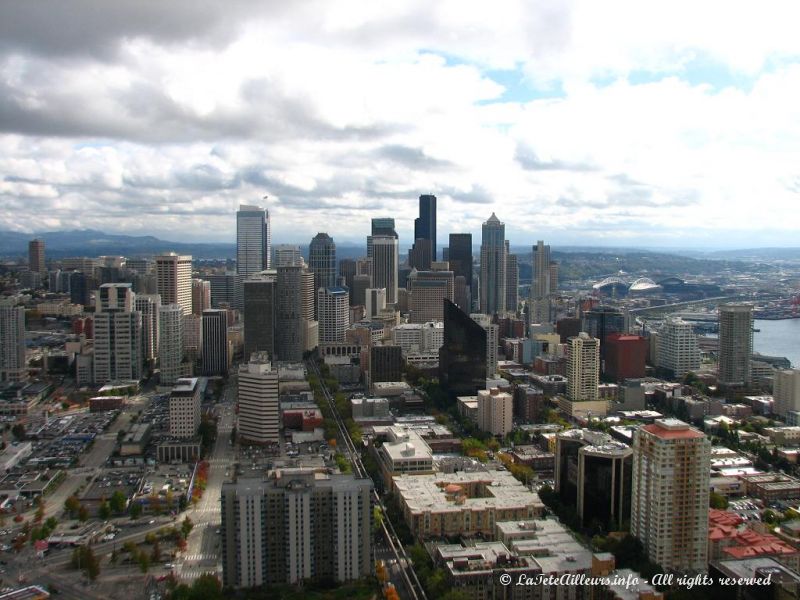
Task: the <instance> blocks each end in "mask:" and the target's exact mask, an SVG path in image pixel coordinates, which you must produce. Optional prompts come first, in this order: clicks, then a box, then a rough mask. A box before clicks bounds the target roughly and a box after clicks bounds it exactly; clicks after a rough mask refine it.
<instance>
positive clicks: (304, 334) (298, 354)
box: [275, 262, 319, 361]
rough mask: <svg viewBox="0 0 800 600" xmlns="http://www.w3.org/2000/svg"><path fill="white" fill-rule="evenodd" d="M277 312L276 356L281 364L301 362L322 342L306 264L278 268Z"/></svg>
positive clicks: (312, 287)
mask: <svg viewBox="0 0 800 600" xmlns="http://www.w3.org/2000/svg"><path fill="white" fill-rule="evenodd" d="M277 292H278V294H277V304H276V310H275V354H276V355H277V357H278V359H279V360H284V361H299V360H302V359H303V353H304V352H306V351H310V350H313V349H314V348H315V347H316V346H317V343H318V340H319V328H318V323H317V321H315V320H314V304H315V300H316V294H315V293H314V274H313V273H311V272H310V271H309V270H308V269H307V268H306V266H305V263H304V262H299V263H297V264H294V265H291V266H286V267H279V268H278V278H277Z"/></svg>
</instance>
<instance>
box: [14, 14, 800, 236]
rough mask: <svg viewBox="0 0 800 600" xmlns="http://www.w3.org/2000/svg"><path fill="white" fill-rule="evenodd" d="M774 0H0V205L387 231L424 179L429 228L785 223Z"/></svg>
mask: <svg viewBox="0 0 800 600" xmlns="http://www.w3.org/2000/svg"><path fill="white" fill-rule="evenodd" d="M799 10H800V9H798V7H797V5H796V4H795V3H793V2H776V3H770V4H769V5H767V6H764V5H759V6H755V5H752V4H751V3H737V2H733V3H731V2H726V3H724V4H717V3H714V2H711V3H708V4H704V5H703V6H698V5H697V4H696V3H689V2H677V3H672V4H670V5H669V6H665V7H660V8H659V7H655V6H652V5H647V6H645V5H643V4H642V3H639V2H633V1H618V2H611V3H603V4H598V3H596V2H591V1H588V0H573V1H569V2H559V3H552V4H551V5H549V6H537V7H534V6H531V5H530V3H529V2H525V1H524V0H503V1H500V2H498V3H494V4H492V5H491V6H489V5H488V4H486V3H485V2H480V1H477V0H469V1H464V0H447V1H445V2H439V3H436V4H435V5H434V6H431V5H430V4H429V3H424V2H422V1H421V0H419V1H418V0H414V1H411V2H403V3H398V4H397V5H393V6H391V7H387V6H383V5H381V6H379V5H377V4H375V3H368V2H361V1H356V0H337V1H335V2H329V1H315V2H303V3H287V2H263V3H256V4H254V3H251V2H245V1H234V2H226V3H224V4H220V3H217V2H211V1H206V0H192V1H191V2H190V1H188V0H185V1H184V0H180V1H175V2H169V3H162V2H154V1H144V2H142V1H136V2H134V1H120V2H113V3H105V2H95V1H91V0H76V1H74V2H70V3H58V2H52V3H49V2H36V3H31V2H24V1H21V0H20V1H9V2H5V3H3V4H2V5H0V229H13V230H17V231H37V230H39V231H40V230H43V229H58V228H72V227H75V226H83V227H92V228H96V229H104V230H106V231H110V232H131V233H154V234H162V235H163V236H166V237H175V236H181V237H185V238H187V239H208V240H210V241H230V240H231V239H233V235H234V219H233V211H234V210H235V208H236V206H237V205H238V204H239V203H257V202H259V201H260V200H259V199H261V198H262V197H263V196H264V195H267V196H268V199H267V200H266V201H265V203H266V205H267V206H268V208H270V211H271V214H272V217H273V222H274V225H273V228H274V234H275V239H276V241H303V240H304V238H306V237H310V236H311V235H313V234H314V233H316V232H317V231H319V230H321V229H325V228H332V226H331V225H330V224H331V223H336V229H335V232H334V233H335V236H336V237H337V239H339V240H347V241H355V240H363V237H364V236H365V235H366V233H367V231H368V227H369V219H370V217H372V216H378V215H381V214H384V215H392V216H394V217H395V218H396V219H397V221H398V229H399V232H400V235H401V237H403V238H404V239H410V236H411V231H412V226H413V218H414V217H415V216H416V197H417V196H418V195H420V194H422V193H434V194H437V196H439V197H440V199H441V200H440V203H439V206H440V214H439V225H440V229H441V231H440V237H441V238H442V239H444V235H443V234H444V233H446V232H449V231H463V230H467V231H472V232H473V233H474V234H479V230H480V223H481V222H482V221H484V220H485V219H486V218H488V216H489V215H490V214H491V213H492V212H493V211H494V212H496V213H497V214H498V216H499V217H500V218H501V219H503V220H504V221H506V223H507V226H508V232H509V235H510V236H516V237H515V238H514V239H512V241H515V242H517V243H524V242H527V241H529V240H533V239H538V238H541V237H542V236H543V235H547V236H552V237H553V238H554V239H555V240H556V242H557V241H558V240H560V239H563V240H564V241H570V242H574V241H575V240H582V241H584V242H586V243H593V242H596V241H607V240H608V239H609V237H618V238H620V239H626V240H630V241H631V242H632V243H633V242H634V241H636V240H637V239H639V238H640V237H641V238H642V239H651V238H649V237H648V235H647V234H643V233H642V232H643V231H648V230H653V235H654V236H656V237H658V236H662V237H663V239H665V240H670V239H681V240H689V239H690V238H691V239H697V240H699V242H698V243H713V238H714V232H715V231H717V232H723V231H725V232H730V231H739V230H741V231H745V230H748V228H751V229H752V228H762V229H766V228H772V229H775V230H777V233H776V235H778V236H780V235H784V236H785V239H787V240H788V239H790V235H791V232H792V231H794V230H796V229H797V228H798V227H800V221H798V219H800V217H798V216H797V211H792V210H791V208H792V207H793V203H795V202H796V197H797V190H798V184H797V181H798V180H797V170H796V148H797V144H798V141H800V105H799V104H798V103H797V101H796V94H794V93H793V90H796V89H800V63H799V62H798V56H800V42H798V38H797V36H796V34H795V32H794V27H793V24H794V23H796V22H797V20H798V19H797V17H799V16H800V14H797V13H798V11H799ZM721 15H722V16H724V18H721ZM503 73H505V74H509V73H510V74H513V76H503V75H502V74H503ZM756 203H757V205H758V207H759V210H758V211H754V210H753V206H754V205H755V204H756ZM775 213H777V214H781V215H782V218H781V219H779V220H775V219H774V218H773V217H772V215H774V214H775ZM687 224H691V227H689V226H688V225H687ZM781 232H783V233H781ZM670 235H672V237H670ZM637 236H639V237H637ZM692 236H694V237H692ZM475 239H476V242H477V241H478V240H479V235H476V238H475Z"/></svg>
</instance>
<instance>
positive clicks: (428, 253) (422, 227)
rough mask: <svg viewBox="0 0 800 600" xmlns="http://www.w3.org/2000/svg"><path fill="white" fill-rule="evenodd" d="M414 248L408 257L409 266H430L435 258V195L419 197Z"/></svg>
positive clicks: (425, 269)
mask: <svg viewBox="0 0 800 600" xmlns="http://www.w3.org/2000/svg"><path fill="white" fill-rule="evenodd" d="M414 248H415V249H416V252H414V251H412V253H411V254H410V255H409V258H410V259H411V260H412V261H413V262H411V266H412V267H415V268H416V269H417V270H419V271H427V270H429V269H430V268H431V262H432V261H435V260H436V255H437V252H436V196H433V195H430V194H426V195H423V196H420V197H419V217H418V218H416V219H414Z"/></svg>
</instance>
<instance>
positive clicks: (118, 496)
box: [108, 490, 128, 514]
mask: <svg viewBox="0 0 800 600" xmlns="http://www.w3.org/2000/svg"><path fill="white" fill-rule="evenodd" d="M127 502H128V499H127V498H126V497H125V494H123V493H122V492H121V491H119V490H117V491H115V492H114V493H113V494H111V499H110V500H109V501H108V505H109V507H110V508H111V510H112V511H114V513H115V514H120V513H122V512H123V511H124V510H125V504H127Z"/></svg>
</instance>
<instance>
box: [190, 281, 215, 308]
mask: <svg viewBox="0 0 800 600" xmlns="http://www.w3.org/2000/svg"><path fill="white" fill-rule="evenodd" d="M209 308H211V282H210V281H206V280H205V279H192V314H193V315H202V314H203V311H204V310H208V309H209Z"/></svg>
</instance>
